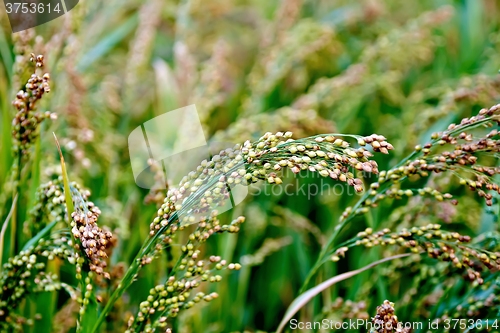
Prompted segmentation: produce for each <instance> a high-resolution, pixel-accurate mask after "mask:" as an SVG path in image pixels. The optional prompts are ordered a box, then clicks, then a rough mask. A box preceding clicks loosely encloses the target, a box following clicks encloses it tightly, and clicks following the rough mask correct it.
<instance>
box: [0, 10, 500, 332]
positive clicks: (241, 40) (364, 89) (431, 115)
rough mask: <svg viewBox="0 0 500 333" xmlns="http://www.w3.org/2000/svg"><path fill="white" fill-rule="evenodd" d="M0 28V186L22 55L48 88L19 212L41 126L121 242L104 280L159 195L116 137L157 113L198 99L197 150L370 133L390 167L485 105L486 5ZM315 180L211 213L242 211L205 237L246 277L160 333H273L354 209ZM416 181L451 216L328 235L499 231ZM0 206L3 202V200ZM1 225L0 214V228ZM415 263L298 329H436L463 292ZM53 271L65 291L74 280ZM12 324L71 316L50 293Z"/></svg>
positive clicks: (400, 217) (499, 89)
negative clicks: (36, 64) (276, 136)
mask: <svg viewBox="0 0 500 333" xmlns="http://www.w3.org/2000/svg"><path fill="white" fill-rule="evenodd" d="M0 23H1V31H0V60H1V64H0V109H1V117H0V118H1V120H0V121H1V127H0V128H1V131H2V132H1V140H0V144H1V146H0V152H1V158H0V184H4V185H3V186H5V184H6V183H8V172H9V170H8V168H9V166H10V165H11V159H12V157H11V150H10V145H11V143H10V131H11V129H10V126H11V119H12V117H13V115H14V114H15V111H14V108H13V107H12V106H11V105H10V102H11V100H12V99H13V98H14V96H15V93H16V92H17V91H18V90H19V89H20V88H21V87H22V84H23V82H25V81H26V79H27V78H28V75H29V71H28V70H27V69H26V68H27V63H28V61H29V54H30V53H31V52H34V53H35V54H44V55H45V58H46V67H45V68H44V71H47V72H49V73H50V74H51V92H50V94H49V96H48V98H44V100H43V103H42V105H41V106H40V110H50V111H51V112H56V113H57V114H58V116H59V118H58V119H57V120H56V121H47V122H46V123H44V126H43V129H42V134H41V140H40V144H38V145H37V146H36V147H35V149H36V151H37V152H36V154H37V156H38V157H37V159H36V160H35V162H34V163H33V165H32V169H31V171H30V172H31V176H30V177H27V179H26V180H25V181H24V182H23V184H22V189H23V191H28V192H29V193H32V195H30V196H27V197H26V199H25V200H27V201H26V202H24V204H25V206H26V205H29V203H30V200H31V201H32V200H33V198H34V191H35V189H36V187H37V186H38V185H39V184H41V183H45V182H46V181H48V180H49V179H50V177H52V175H54V174H57V173H58V172H59V168H60V165H59V164H58V163H59V159H58V155H57V150H56V147H55V144H54V142H53V138H52V135H51V132H53V131H54V132H55V133H56V134H57V135H58V138H59V140H60V142H61V145H62V148H63V153H64V154H65V156H66V163H67V165H68V169H69V177H70V178H71V180H73V181H77V182H78V183H80V184H82V185H83V186H84V187H85V188H88V189H89V190H90V191H91V193H92V196H91V199H92V200H93V201H94V202H95V203H96V205H98V206H99V207H100V208H101V210H102V211H103V214H102V217H101V218H100V224H102V225H107V226H109V227H110V228H111V229H112V230H113V232H114V233H115V234H116V235H117V237H118V244H117V247H116V248H115V249H114V252H113V255H112V257H111V266H115V270H116V277H119V276H120V267H122V270H123V267H126V266H127V265H128V264H129V263H130V261H131V260H132V259H133V258H134V256H135V254H136V252H137V251H138V250H139V248H140V246H141V244H142V242H143V240H144V239H145V238H146V237H147V235H148V233H149V223H150V222H151V220H152V218H153V217H154V214H155V211H156V209H157V207H156V202H158V200H159V199H160V200H161V199H162V198H163V197H162V196H163V195H164V194H163V192H162V190H161V189H152V190H151V191H149V190H146V189H141V188H140V187H138V186H137V185H136V184H135V181H134V177H133V174H132V170H131V166H130V159H129V156H128V146H127V144H128V142H127V138H128V135H129V134H130V132H131V131H132V130H133V129H134V128H136V127H137V126H139V125H141V124H142V123H144V122H145V121H147V120H150V119H152V118H154V117H155V116H158V115H161V114H163V113H165V112H168V111H171V110H174V109H176V108H179V107H183V106H186V105H189V104H195V105H196V107H197V110H198V113H199V116H200V120H201V122H202V125H203V127H204V131H205V136H206V137H207V139H210V140H217V141H228V142H243V141H245V140H247V139H250V140H252V139H257V138H259V137H260V136H261V135H262V134H264V133H265V132H268V131H270V132H276V131H281V130H285V131H293V132H294V134H295V137H296V138H298V137H305V136H310V135H315V134H320V133H353V134H360V135H370V134H372V133H378V134H382V135H384V136H386V137H387V139H388V141H389V142H391V143H392V144H393V145H394V147H395V150H394V151H393V152H391V154H390V155H389V157H388V158H385V159H380V157H379V156H377V157H376V159H377V161H379V165H380V170H384V169H387V168H389V167H391V166H393V165H395V164H396V162H397V161H399V160H401V159H402V158H403V157H405V156H406V155H408V154H409V153H411V151H413V147H414V146H415V145H416V144H420V143H425V142H427V140H428V138H429V137H430V134H431V133H432V132H433V131H437V130H439V129H444V128H445V127H446V126H447V124H449V123H451V122H454V121H459V120H460V119H461V118H462V117H468V116H471V115H473V114H475V113H477V111H478V110H479V109H480V108H481V107H489V106H491V105H493V104H495V103H497V102H498V101H499V100H500V76H499V75H498V71H499V69H500V54H499V52H500V30H499V28H500V3H499V2H498V1H496V0H456V1H445V0H419V1H396V0H361V1H356V2H354V1H343V0H330V1H326V0H323V1H313V0H282V1H264V0H246V1H237V0H215V1H202V0H193V1H181V2H179V1H168V0H147V1H138V0H120V1H118V0H108V1H93V0H83V1H80V3H79V4H78V5H77V6H76V7H75V8H74V9H73V10H72V11H70V12H69V13H68V14H66V15H64V16H62V17H60V18H58V19H56V20H54V21H51V22H49V23H47V24H44V25H42V26H39V27H36V28H35V29H30V30H27V31H24V32H21V33H17V34H11V31H10V26H9V23H8V20H7V16H6V13H5V12H4V11H3V10H2V11H0ZM325 182H327V183H328V184H329V185H330V186H333V185H335V182H334V181H333V180H331V179H330V180H326V181H325V180H324V179H320V178H318V177H317V176H314V175H311V176H310V177H308V178H306V177H301V178H299V179H294V178H292V177H288V178H287V179H286V180H285V183H286V184H291V185H290V186H291V187H289V188H290V189H294V191H293V195H285V194H284V193H278V192H277V191H276V192H275V193H277V195H269V193H272V192H271V188H270V187H268V185H259V187H258V188H257V189H255V188H254V189H253V191H254V192H253V195H250V196H249V197H247V199H246V200H245V202H244V204H241V205H238V206H237V207H236V208H234V209H233V210H231V211H229V212H227V213H225V214H224V215H222V216H221V219H222V220H223V221H226V220H227V221H230V220H231V219H232V218H233V217H235V216H239V215H245V216H246V218H247V220H246V221H247V222H246V223H245V225H244V227H243V228H242V231H241V232H240V233H239V234H235V235H221V236H218V237H214V238H213V239H211V240H210V242H209V243H208V244H207V246H206V254H207V255H210V254H214V255H220V256H222V257H223V258H224V259H227V260H228V261H237V262H241V263H242V264H243V268H242V270H241V271H239V272H233V274H228V275H227V276H224V280H223V282H221V284H219V285H217V288H216V289H214V290H217V291H218V292H219V294H220V297H219V298H218V299H217V300H216V301H213V302H211V303H210V304H206V305H204V306H202V307H196V308H194V309H192V310H190V311H185V312H184V313H182V315H180V316H179V318H177V320H176V321H175V322H174V323H173V325H174V326H173V327H174V330H175V332H182V333H184V332H185V333H188V332H232V331H243V330H244V329H248V330H251V331H254V330H264V331H273V330H275V329H276V327H277V325H278V323H279V321H280V319H281V318H282V316H283V314H284V312H285V310H286V308H287V306H288V305H289V304H290V302H291V301H292V300H293V299H294V298H295V297H296V296H297V293H298V289H299V288H300V286H301V285H302V283H303V281H304V279H305V277H306V275H307V272H308V271H309V269H310V268H311V266H312V264H313V263H314V262H315V260H316V258H317V256H318V253H319V250H320V249H321V244H322V243H324V241H325V238H326V237H327V236H328V235H330V234H331V233H332V231H333V228H334V227H335V225H336V224H337V223H338V222H337V221H338V219H339V217H340V215H341V213H342V212H343V211H344V209H345V208H346V207H347V206H349V205H352V204H353V203H354V202H355V201H356V200H357V199H359V197H358V196H357V195H356V194H354V193H353V192H354V191H352V190H351V189H349V190H348V189H347V188H346V187H340V185H338V188H337V189H338V190H339V191H340V189H342V192H343V194H342V195H338V193H337V194H336V193H333V192H328V191H325V192H323V193H321V191H320V193H318V194H317V195H313V196H309V195H308V193H304V192H301V191H299V190H298V189H300V186H305V187H303V188H311V186H323V184H324V183H325ZM429 182H432V184H433V185H434V186H435V187H437V188H438V189H441V190H443V191H451V192H453V191H455V192H453V193H454V194H455V195H456V196H459V201H460V202H461V205H459V206H457V207H451V206H450V205H449V204H447V203H437V202H432V201H429V202H427V201H426V199H423V198H411V199H405V200H399V201H388V202H386V203H385V204H384V205H382V207H380V208H378V209H374V210H373V211H372V212H371V213H369V214H367V215H364V216H360V217H358V218H356V219H355V220H354V221H353V222H351V224H350V225H349V228H346V230H345V231H344V232H343V234H342V237H341V238H342V239H348V238H349V237H352V236H354V235H355V234H356V233H357V232H359V231H361V230H363V229H364V228H366V227H367V226H372V227H384V226H386V225H401V226H409V225H425V224H427V223H429V222H431V223H442V224H446V228H447V229H450V230H456V231H458V232H462V233H466V234H469V235H471V236H474V235H477V234H480V233H484V232H487V231H492V232H495V231H498V222H497V219H496V216H497V212H498V205H497V204H496V203H495V204H494V206H493V207H491V208H488V209H486V207H485V206H484V205H483V202H482V201H481V200H479V198H477V197H475V196H474V193H466V192H464V191H462V190H458V187H456V186H455V185H453V183H451V180H450V179H449V178H444V179H442V178H436V179H434V178H432V177H431V178H430V179H429ZM171 185H176V184H171ZM6 200H7V201H6V202H5V203H6V206H7V207H8V206H9V205H10V202H11V201H10V200H11V199H10V198H9V199H6ZM6 215H7V212H6V211H3V216H1V219H2V220H4V219H5V216H6ZM27 220H29V219H28V212H27V211H23V210H20V211H19V212H18V221H27ZM20 229H22V228H20ZM16 237H18V240H17V241H18V242H17V244H18V245H16V247H17V248H13V247H12V246H6V249H5V251H4V253H5V255H4V257H8V256H10V255H12V254H13V253H17V250H19V249H20V247H21V245H22V244H23V243H24V242H26V240H27V238H26V236H25V235H24V234H23V233H22V232H21V231H20V232H18V235H17V236H16ZM388 253H390V250H388V249H370V250H368V249H354V250H352V251H350V252H349V253H348V255H347V256H346V259H342V260H341V261H339V262H336V263H328V264H326V265H325V266H324V267H323V269H322V270H321V272H320V274H319V275H318V276H317V277H315V279H317V282H321V281H323V280H325V279H326V278H328V277H331V276H334V275H335V274H337V273H341V272H345V271H348V270H352V269H356V268H359V267H361V266H364V265H366V264H368V263H370V262H372V261H375V260H378V259H380V258H382V257H384V256H387V254H388ZM412 260H414V259H412ZM412 260H400V261H398V262H395V263H392V264H385V265H383V266H381V267H380V268H376V269H373V270H370V271H369V272H367V273H364V274H361V275H358V276H357V277H354V278H352V279H349V280H347V281H345V282H343V283H340V284H338V285H336V286H335V287H334V288H332V289H331V290H329V291H328V292H325V293H323V294H322V295H321V297H318V298H317V299H315V301H314V302H312V303H311V304H310V305H309V306H308V307H306V308H305V309H303V311H301V313H300V316H299V317H300V318H302V319H303V320H313V319H318V318H319V319H321V318H333V319H339V320H340V319H341V318H346V316H351V317H354V318H365V317H366V316H367V315H368V314H369V315H371V316H373V315H374V313H375V308H376V306H377V305H379V304H381V303H382V302H383V300H385V299H389V300H391V301H393V302H396V304H397V310H398V311H397V314H398V317H399V318H400V320H403V321H415V320H427V319H428V318H432V316H441V315H442V314H443V311H444V310H443V309H444V308H447V307H446V306H445V305H443V304H448V308H453V307H454V306H455V305H456V304H458V303H457V302H461V301H462V300H463V299H465V297H466V296H467V295H469V294H467V293H470V292H471V288H472V287H470V285H469V284H468V283H466V282H464V281H463V280H462V279H461V278H460V276H457V275H456V274H453V272H451V271H450V268H449V267H448V266H447V265H446V264H444V265H442V264H441V263H440V264H436V262H434V261H432V260H430V259H422V262H417V263H415V262H414V261H412ZM171 264H172V263H171V262H170V261H169V259H168V256H165V257H164V258H162V259H159V260H157V261H155V262H154V263H153V264H151V265H149V266H147V267H146V268H145V269H143V270H142V271H141V273H140V275H139V277H138V280H137V281H136V282H135V283H134V284H133V286H132V287H131V288H130V289H129V290H127V292H126V294H125V295H124V296H123V298H122V299H121V300H120V301H119V302H118V303H117V305H116V307H115V309H114V311H113V313H112V317H110V318H109V322H108V324H107V326H106V327H105V329H106V330H107V331H109V332H121V331H123V330H124V327H125V325H126V322H127V319H128V316H130V315H131V314H132V313H135V312H136V310H137V305H138V303H139V302H140V301H142V300H143V299H144V298H145V297H146V296H147V295H148V292H149V289H150V288H151V286H153V285H155V284H158V283H160V282H162V281H164V279H165V271H166V270H165V268H166V267H167V266H168V265H171ZM51 269H52V270H54V271H55V272H59V273H60V275H61V277H62V279H63V280H64V279H66V280H67V281H69V282H71V279H72V270H71V267H65V266H60V265H54V266H53V267H51ZM112 283H116V280H113V281H112ZM450 285H452V286H453V288H454V289H452V292H450V289H447V288H448V286H450ZM106 288H109V286H103V295H105V290H106ZM450 288H451V287H450ZM445 291H446V293H448V294H447V295H448V296H446V297H443V294H446V293H445ZM490 292H491V291H490ZM339 297H340V298H342V299H343V301H342V302H343V303H341V301H340V299H338V298H339ZM104 301H105V299H104ZM438 301H439V303H438ZM436 304H438V305H436ZM440 304H441V306H439V305H440ZM453 304H455V305H453ZM20 311H21V313H25V314H26V315H27V316H29V315H34V314H35V313H40V314H42V319H39V320H35V323H34V325H33V326H26V331H27V332H37V333H38V332H67V331H71V330H72V329H74V328H72V327H74V318H73V317H74V316H75V313H76V312H77V311H78V306H76V305H75V303H74V302H72V301H71V300H70V299H69V298H68V296H66V295H65V294H64V292H59V293H53V294H41V295H35V296H33V297H32V298H30V299H29V300H28V302H26V303H25V304H23V306H22V308H21V310H20ZM51 322H52V324H51Z"/></svg>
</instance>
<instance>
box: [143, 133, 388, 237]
mask: <svg viewBox="0 0 500 333" xmlns="http://www.w3.org/2000/svg"><path fill="white" fill-rule="evenodd" d="M291 137H292V133H291V132H286V133H283V132H278V133H276V134H272V133H270V132H268V133H266V134H265V135H264V136H262V137H261V138H260V139H259V140H257V141H256V142H253V143H250V141H246V142H245V143H244V144H243V145H236V146H235V147H234V148H228V149H225V150H222V151H221V152H220V153H219V154H218V155H215V156H213V157H212V159H211V160H210V161H208V160H204V161H202V162H201V164H200V165H199V166H198V167H197V169H196V171H192V172H190V173H189V174H188V176H186V177H184V178H183V179H182V181H181V182H180V184H179V186H178V188H172V189H169V191H168V193H167V197H166V198H165V200H164V204H163V205H162V206H161V208H160V209H159V210H158V216H157V218H155V220H154V221H153V223H151V225H150V236H151V237H153V236H154V235H155V234H156V233H157V232H158V231H160V230H162V231H166V230H170V231H167V237H169V235H170V234H173V233H174V232H175V231H176V230H177V229H178V228H179V226H182V225H187V224H190V223H194V222H195V221H196V217H195V215H200V214H201V215H203V214H205V215H207V213H209V212H210V211H211V210H212V209H213V208H215V207H216V206H220V205H222V204H223V203H224V202H225V201H226V200H227V199H228V198H229V195H230V194H229V192H230V188H231V187H233V186H235V185H237V184H242V185H249V184H251V183H255V182H257V181H259V180H266V181H267V182H268V183H271V184H278V185H279V184H281V183H282V179H281V178H280V177H279V174H278V172H279V171H280V170H282V169H283V168H289V169H290V170H291V171H292V172H293V173H299V172H300V171H302V170H309V171H311V172H318V173H319V174H320V175H321V176H323V177H330V178H332V179H335V180H340V181H342V182H346V183H347V184H348V185H350V186H353V187H354V189H355V190H356V191H358V192H360V191H362V190H363V187H362V183H363V182H362V180H361V179H359V178H355V176H354V173H353V172H352V171H353V170H357V171H364V172H368V173H378V166H377V163H376V162H375V161H373V160H370V159H369V158H370V157H372V156H373V154H372V153H371V152H370V151H369V150H367V149H365V148H364V147H363V146H366V145H370V146H371V147H372V149H373V151H375V152H381V153H385V154H386V153H388V150H391V149H393V147H392V145H391V144H390V143H388V142H386V139H385V137H383V136H381V135H376V134H373V135H371V136H367V137H360V136H347V137H350V138H354V139H356V140H357V141H358V144H359V145H360V147H359V148H354V147H352V146H351V144H350V143H349V142H348V141H346V140H344V139H343V138H342V137H345V136H339V135H319V136H315V137H311V138H306V139H300V140H293V139H291ZM173 219H176V220H177V221H178V223H172V222H173ZM179 220H180V221H179ZM179 222H180V224H179Z"/></svg>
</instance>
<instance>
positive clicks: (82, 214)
mask: <svg viewBox="0 0 500 333" xmlns="http://www.w3.org/2000/svg"><path fill="white" fill-rule="evenodd" d="M75 210H76V211H75V212H73V213H72V214H71V217H72V218H73V222H72V223H71V226H72V227H73V228H72V230H71V231H72V233H73V236H74V237H75V238H76V239H79V240H80V244H81V247H83V250H84V252H85V254H86V256H87V258H88V259H89V260H90V262H89V268H90V270H91V271H92V272H96V273H97V274H102V275H103V276H104V277H105V278H106V279H109V278H110V275H109V273H107V272H104V268H105V267H106V261H105V260H104V259H105V258H107V256H108V254H107V253H106V250H108V249H109V248H110V247H111V246H112V237H113V234H112V233H111V232H110V231H103V230H102V229H101V228H99V226H98V225H97V223H96V222H97V218H98V217H99V215H100V214H101V210H100V209H99V207H97V206H95V205H94V203H93V202H91V201H85V202H83V203H82V204H80V205H79V206H77V207H75ZM80 244H78V243H77V244H76V247H77V249H79V248H80ZM78 263H79V264H82V263H83V262H82V260H79V262H78ZM80 271H81V266H78V267H77V273H80Z"/></svg>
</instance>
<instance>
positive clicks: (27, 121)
mask: <svg viewBox="0 0 500 333" xmlns="http://www.w3.org/2000/svg"><path fill="white" fill-rule="evenodd" d="M30 60H31V61H32V62H34V63H35V64H36V68H41V67H43V61H44V59H43V56H42V55H39V56H35V55H34V54H31V59H30ZM49 81H50V75H49V74H48V73H46V74H44V75H43V76H42V77H40V76H38V75H37V74H36V69H35V73H34V74H32V75H31V77H30V79H29V80H28V82H27V83H26V86H25V89H26V90H20V91H19V92H18V93H17V94H16V99H15V100H14V101H13V102H12V104H13V105H14V107H15V108H16V109H17V110H18V112H17V114H16V116H15V117H14V120H13V121H12V136H13V138H14V144H13V148H12V149H13V151H14V154H19V155H20V156H22V158H23V159H27V157H28V154H29V152H28V150H29V148H30V147H31V145H32V143H33V142H34V140H35V138H36V137H37V135H38V133H37V129H38V127H39V125H40V123H41V122H42V121H43V120H45V119H46V118H51V119H55V118H56V117H57V116H56V114H55V113H50V112H49V111H47V112H36V103H37V102H38V101H39V100H40V99H41V98H42V97H43V95H44V94H45V93H48V92H49V91H50V85H49Z"/></svg>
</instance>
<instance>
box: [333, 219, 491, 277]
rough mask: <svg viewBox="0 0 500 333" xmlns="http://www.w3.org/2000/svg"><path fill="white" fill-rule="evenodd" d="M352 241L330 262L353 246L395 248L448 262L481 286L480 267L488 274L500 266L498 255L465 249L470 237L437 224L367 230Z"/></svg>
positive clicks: (468, 246) (470, 247)
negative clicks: (395, 230)
mask: <svg viewBox="0 0 500 333" xmlns="http://www.w3.org/2000/svg"><path fill="white" fill-rule="evenodd" d="M353 241H354V242H353V243H352V242H351V243H350V244H349V245H348V246H342V247H340V248H339V249H337V250H336V251H335V253H334V254H333V256H332V258H331V259H332V261H338V260H340V257H344V256H345V253H346V252H347V251H348V250H349V246H353V245H356V246H358V245H363V246H365V247H367V248H371V247H373V246H388V245H398V246H400V247H402V248H406V249H410V250H411V251H412V252H415V253H420V252H426V253H427V254H428V256H429V257H430V258H434V259H438V260H441V261H445V262H451V263H452V264H453V266H455V267H456V268H458V269H464V270H465V277H466V278H467V279H469V280H471V281H476V282H477V283H478V284H480V285H481V284H483V282H484V280H483V279H482V277H481V273H480V271H481V270H482V266H484V267H486V268H488V269H489V270H491V271H496V270H498V269H499V266H500V253H497V252H495V253H493V252H490V251H487V250H484V249H479V248H476V247H474V246H473V245H467V243H470V242H471V237H469V236H466V235H465V236H464V235H461V234H459V233H458V232H450V231H444V230H441V226H440V225H439V224H429V225H427V226H422V227H413V228H411V229H406V228H404V229H402V230H401V231H399V232H391V230H390V229H388V228H386V229H383V230H381V231H378V232H374V231H373V229H371V228H367V229H366V230H365V231H362V232H360V233H358V235H357V237H356V238H354V239H353Z"/></svg>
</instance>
